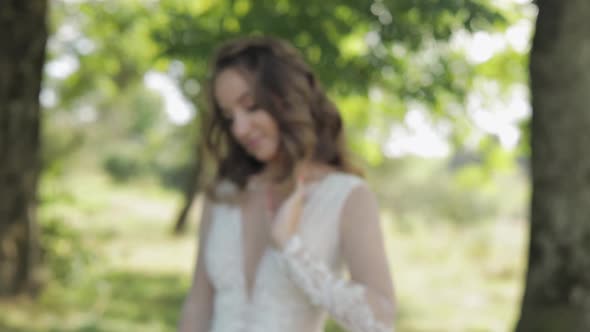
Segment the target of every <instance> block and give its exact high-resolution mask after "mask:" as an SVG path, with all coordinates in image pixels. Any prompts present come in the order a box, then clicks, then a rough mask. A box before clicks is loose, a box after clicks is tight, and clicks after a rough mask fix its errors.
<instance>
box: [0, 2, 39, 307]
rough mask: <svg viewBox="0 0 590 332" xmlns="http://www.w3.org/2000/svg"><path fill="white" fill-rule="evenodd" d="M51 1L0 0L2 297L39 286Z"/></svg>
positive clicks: (0, 251)
mask: <svg viewBox="0 0 590 332" xmlns="http://www.w3.org/2000/svg"><path fill="white" fill-rule="evenodd" d="M46 13H47V0H0V296H6V295H13V294H18V293H21V292H25V291H32V290H35V289H36V288H37V286H38V285H39V279H38V273H37V271H38V263H39V246H38V230H37V224H36V213H35V207H36V192H37V180H38V176H39V168H40V162H39V159H40V158H39V149H40V138H39V137H40V133H39V130H40V128H39V127H40V114H39V91H40V89H41V78H42V71H43V70H42V69H43V63H44V60H45V44H46V41H47V27H46Z"/></svg>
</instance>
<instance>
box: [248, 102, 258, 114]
mask: <svg viewBox="0 0 590 332" xmlns="http://www.w3.org/2000/svg"><path fill="white" fill-rule="evenodd" d="M259 109H260V107H259V106H258V104H253V105H251V106H249V107H248V108H247V110H248V112H254V111H258V110H259Z"/></svg>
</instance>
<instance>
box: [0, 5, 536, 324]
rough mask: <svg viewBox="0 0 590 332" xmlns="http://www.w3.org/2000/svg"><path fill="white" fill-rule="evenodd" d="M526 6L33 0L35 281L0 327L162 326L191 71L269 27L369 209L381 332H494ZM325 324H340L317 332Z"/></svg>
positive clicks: (513, 244)
mask: <svg viewBox="0 0 590 332" xmlns="http://www.w3.org/2000/svg"><path fill="white" fill-rule="evenodd" d="M535 16H536V7H535V6H533V5H532V4H531V3H530V1H529V0H439V1H412V0H396V1H389V0H375V1H373V2H370V1H369V2H367V1H358V0H322V1H316V0H298V1H294V0H275V1H266V0H261V1H254V0H227V1H213V0H197V1H189V0H159V1H158V0H125V1H114V0H102V1H99V0H52V1H50V4H49V12H48V18H49V24H50V25H49V30H50V31H49V38H48V42H47V59H46V63H45V66H44V77H43V83H42V91H41V95H40V101H41V105H42V137H41V141H42V173H41V178H40V184H39V194H38V197H39V206H38V222H39V225H40V228H41V237H40V241H41V248H42V259H43V268H42V276H43V280H44V282H43V287H42V288H40V290H39V291H38V293H37V294H35V296H33V297H31V296H28V295H27V296H24V295H23V296H19V297H15V298H10V299H8V300H0V331H14V332H36V331H56V332H57V331H59V332H61V331H64V332H70V331H85V332H91V331H109V332H118V331H143V332H148V331H154V332H156V331H174V330H175V328H176V322H177V319H178V317H179V313H180V307H181V305H182V301H183V300H184V296H185V295H186V293H187V291H188V287H189V279H190V277H191V274H192V269H193V266H194V260H195V254H196V252H195V249H196V244H197V243H196V235H197V231H198V230H197V224H198V215H199V210H200V200H201V197H200V195H199V190H200V188H198V186H196V185H195V183H196V182H197V181H196V179H197V178H198V175H199V174H200V173H199V167H200V165H201V163H200V158H199V157H200V156H199V155H198V151H197V149H196V146H197V143H198V130H199V123H200V120H201V113H202V112H203V110H204V108H205V103H204V102H205V100H204V98H203V95H204V94H203V90H204V82H205V79H206V72H207V64H208V60H209V57H210V55H211V52H212V51H213V50H214V48H215V46H216V45H218V44H219V43H220V42H222V41H223V40H226V39H227V38H230V37H235V36H242V35H251V34H271V35H274V36H279V37H282V38H285V39H287V40H289V41H291V42H292V43H293V44H294V45H295V46H297V47H298V48H299V49H300V50H301V52H302V53H303V54H304V56H305V57H306V59H307V60H308V62H309V63H310V64H311V65H312V66H313V68H314V69H315V71H316V73H317V74H318V76H319V78H320V80H321V82H322V83H323V85H324V86H325V87H326V88H327V90H328V91H329V95H330V97H331V98H332V99H333V100H334V101H335V102H336V104H337V105H338V106H339V108H340V110H341V113H342V115H343V117H344V120H345V123H346V126H347V130H348V139H349V144H350V146H351V147H352V149H353V151H354V153H355V154H356V155H357V156H358V160H359V162H360V163H361V164H362V165H364V168H365V170H366V172H367V178H368V181H369V182H370V184H371V186H372V188H373V189H374V191H375V192H376V193H377V194H378V198H379V201H380V206H381V208H382V222H383V229H384V231H385V236H386V240H387V241H386V242H387V250H388V255H389V258H390V265H391V268H392V271H393V277H394V284H395V287H396V291H397V297H398V303H399V317H398V331H400V332H418V331H435V332H436V331H453V332H455V331H474V332H475V331H493V332H496V331H497V332H500V331H509V330H512V328H513V327H514V324H515V320H516V319H517V314H518V310H519V307H520V299H521V294H522V291H523V277H524V271H525V262H526V248H525V246H526V243H527V238H526V237H527V235H526V234H527V233H526V229H527V221H526V219H527V215H528V202H529V198H530V197H529V196H530V195H529V191H530V188H529V182H528V174H527V173H528V160H529V147H528V141H527V140H528V135H529V133H528V131H527V130H528V129H527V126H528V122H529V118H530V112H531V107H530V103H529V90H528V82H527V62H528V52H529V49H530V39H531V33H532V30H533V22H534V19H535ZM326 331H331V332H336V331H342V330H341V329H340V328H339V327H338V326H337V325H336V324H334V323H333V322H331V321H330V322H329V323H328V325H327V326H326Z"/></svg>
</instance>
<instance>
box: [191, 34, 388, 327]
mask: <svg viewBox="0 0 590 332" xmlns="http://www.w3.org/2000/svg"><path fill="white" fill-rule="evenodd" d="M209 101H210V104H211V105H210V109H211V114H209V118H208V121H207V122H206V125H205V126H204V131H203V134H204V136H203V142H204V144H205V147H206V148H207V151H208V152H209V154H210V157H211V159H212V161H213V164H214V165H215V169H216V172H217V174H216V176H215V177H214V179H213V181H212V183H211V186H210V189H209V190H208V192H207V195H206V196H207V198H206V202H205V205H204V209H203V215H202V218H201V224H200V232H199V249H198V255H197V262H196V268H195V272H194V276H193V281H192V287H191V289H190V291H189V293H188V295H187V298H186V301H185V303H184V306H183V309H182V313H181V318H180V323H179V331H183V332H184V331H192V332H301V331H306V332H320V331H323V326H324V323H325V321H326V319H327V316H328V315H329V317H331V318H332V319H334V320H335V321H336V322H338V323H339V324H340V325H341V326H342V327H343V328H345V329H346V330H348V331H352V332H372V331H376V332H384V331H393V323H394V312H395V305H394V294H393V287H392V282H391V275H390V271H389V266H388V262H387V257H386V254H385V250H384V244H383V238H382V231H381V228H380V225H379V217H378V206H377V203H376V199H375V197H374V195H373V193H372V192H371V191H370V189H369V188H368V187H367V184H366V182H365V181H364V180H363V179H362V177H361V176H360V175H359V173H358V172H357V171H356V170H355V169H354V168H353V167H352V166H351V164H350V161H349V157H348V155H347V151H346V147H345V143H344V133H343V124H342V120H341V117H340V114H339V112H338V110H337V108H336V107H335V106H334V104H333V103H332V102H330V100H329V99H328V98H327V96H326V94H325V92H324V90H323V89H322V87H321V86H320V84H319V82H318V81H317V79H316V77H315V75H314V74H313V73H312V72H311V70H310V68H309V66H308V65H307V64H306V63H305V62H304V61H303V60H302V57H301V55H300V54H299V53H298V52H297V51H296V50H295V48H294V47H292V46H291V45H290V44H288V43H286V42H284V41H282V40H278V39H275V38H271V37H250V38H242V39H237V40H233V41H230V42H228V43H226V44H224V45H223V46H222V47H221V48H220V49H219V50H218V52H217V55H216V57H215V58H214V61H213V63H212V73H211V78H210V84H209Z"/></svg>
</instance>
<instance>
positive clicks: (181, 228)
mask: <svg viewBox="0 0 590 332" xmlns="http://www.w3.org/2000/svg"><path fill="white" fill-rule="evenodd" d="M195 159H196V161H195V163H194V164H193V166H192V167H191V170H190V173H189V178H188V182H187V186H186V188H185V190H184V193H183V198H184V200H183V205H182V208H181V209H180V211H179V213H178V217H177V218H176V221H175V222H174V234H176V235H180V234H183V233H184V232H185V231H186V223H187V219H188V214H189V212H190V210H191V206H192V205H193V201H194V199H195V195H196V194H197V192H198V191H199V178H200V176H201V171H202V167H201V155H200V154H197V155H196V158H195Z"/></svg>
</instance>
